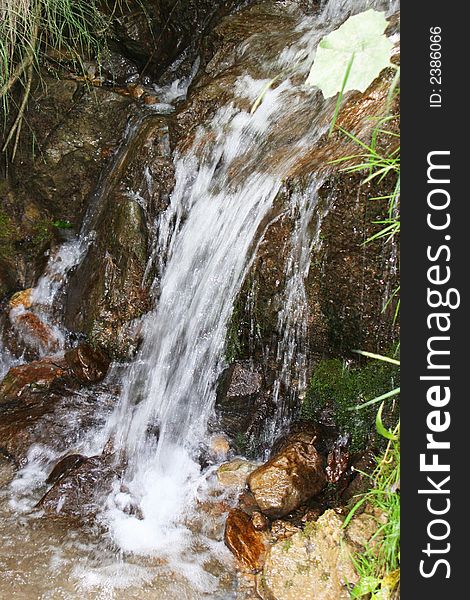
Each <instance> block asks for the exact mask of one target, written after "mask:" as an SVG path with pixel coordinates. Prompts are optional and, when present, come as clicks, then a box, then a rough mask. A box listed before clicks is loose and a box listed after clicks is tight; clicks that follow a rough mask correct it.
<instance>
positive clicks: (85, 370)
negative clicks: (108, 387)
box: [64, 344, 110, 385]
mask: <svg viewBox="0 0 470 600" xmlns="http://www.w3.org/2000/svg"><path fill="white" fill-rule="evenodd" d="M64 358H65V362H66V364H67V367H68V368H69V369H70V371H71V372H72V373H73V375H74V376H75V377H76V378H77V379H78V380H79V381H80V383H82V384H85V385H86V384H92V383H98V382H100V381H102V380H103V379H104V378H105V376H106V373H107V372H108V368H109V363H110V361H109V358H108V356H107V355H106V354H105V353H104V352H103V351H102V350H100V349H99V348H93V347H92V346H90V345H89V344H82V345H80V346H78V347H77V348H73V349H72V350H68V351H67V352H66V353H65V357H64Z"/></svg>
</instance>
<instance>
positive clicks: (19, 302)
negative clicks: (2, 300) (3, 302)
mask: <svg viewBox="0 0 470 600" xmlns="http://www.w3.org/2000/svg"><path fill="white" fill-rule="evenodd" d="M32 291H33V290H32V288H27V289H26V290H21V292H16V294H13V296H12V297H11V298H10V300H9V302H8V308H9V309H12V308H18V306H22V307H23V308H31V305H32V300H31V292H32Z"/></svg>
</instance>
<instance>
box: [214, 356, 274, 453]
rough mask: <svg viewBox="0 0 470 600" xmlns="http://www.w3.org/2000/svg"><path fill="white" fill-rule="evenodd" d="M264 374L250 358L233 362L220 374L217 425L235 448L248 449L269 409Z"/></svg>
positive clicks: (216, 410) (216, 407)
mask: <svg viewBox="0 0 470 600" xmlns="http://www.w3.org/2000/svg"><path fill="white" fill-rule="evenodd" d="M272 411H273V407H272V403H271V399H270V398H269V397H268V396H267V395H266V394H265V393H264V390H263V378H262V375H261V374H260V373H259V371H258V370H257V368H255V367H254V366H253V364H252V363H250V362H249V361H240V362H238V361H237V362H234V363H232V364H231V365H230V366H229V367H228V368H227V369H226V371H225V372H224V373H223V374H222V377H221V380H220V384H219V386H218V391H217V399H216V405H215V413H216V425H217V427H218V428H219V429H221V430H222V431H224V432H225V433H226V434H227V435H228V436H229V438H230V440H231V442H232V444H233V445H234V446H235V448H236V450H237V451H239V452H240V453H244V454H247V452H248V453H249V450H250V449H251V448H250V447H252V446H253V442H255V441H256V437H257V433H258V431H259V429H260V427H261V424H262V422H263V421H264V420H265V419H266V418H268V416H269V415H270V414H271V413H272Z"/></svg>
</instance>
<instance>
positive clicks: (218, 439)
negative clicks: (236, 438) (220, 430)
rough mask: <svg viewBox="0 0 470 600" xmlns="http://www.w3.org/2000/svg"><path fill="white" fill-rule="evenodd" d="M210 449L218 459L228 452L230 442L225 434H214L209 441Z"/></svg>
mask: <svg viewBox="0 0 470 600" xmlns="http://www.w3.org/2000/svg"><path fill="white" fill-rule="evenodd" d="M210 449H211V451H212V453H213V454H215V456H216V457H217V458H218V459H219V460H220V459H222V460H223V459H224V458H225V457H226V456H227V454H228V453H229V452H230V444H229V442H228V440H227V438H226V437H225V436H223V435H216V436H214V437H213V438H212V439H211V441H210Z"/></svg>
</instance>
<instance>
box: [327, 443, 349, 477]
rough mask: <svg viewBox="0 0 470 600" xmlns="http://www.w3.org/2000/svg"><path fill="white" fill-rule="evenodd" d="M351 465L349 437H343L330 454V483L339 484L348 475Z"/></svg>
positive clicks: (328, 473)
mask: <svg viewBox="0 0 470 600" xmlns="http://www.w3.org/2000/svg"><path fill="white" fill-rule="evenodd" d="M348 464H349V436H341V437H340V438H338V440H337V441H336V443H335V445H334V447H333V449H332V450H331V452H330V453H329V454H328V458H327V465H326V469H325V471H326V477H327V479H328V482H329V483H337V482H338V481H339V480H340V479H341V477H342V476H343V475H344V473H346V471H347V468H348Z"/></svg>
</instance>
